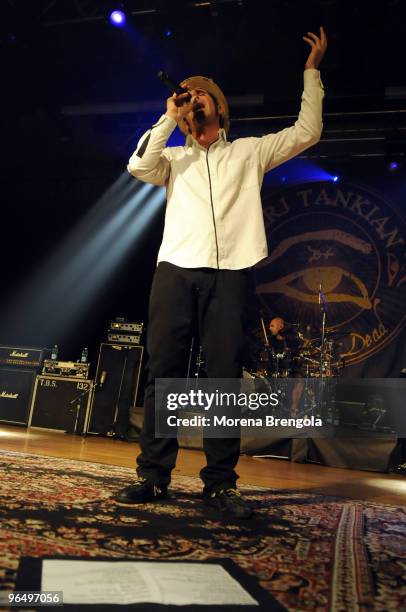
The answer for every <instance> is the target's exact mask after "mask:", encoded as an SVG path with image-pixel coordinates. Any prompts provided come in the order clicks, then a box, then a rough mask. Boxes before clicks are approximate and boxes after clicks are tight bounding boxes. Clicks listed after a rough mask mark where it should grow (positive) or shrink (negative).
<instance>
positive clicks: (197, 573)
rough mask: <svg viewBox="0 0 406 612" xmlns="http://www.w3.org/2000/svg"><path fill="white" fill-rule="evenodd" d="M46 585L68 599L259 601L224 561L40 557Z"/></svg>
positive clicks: (88, 601) (45, 588)
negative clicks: (212, 562) (191, 561)
mask: <svg viewBox="0 0 406 612" xmlns="http://www.w3.org/2000/svg"><path fill="white" fill-rule="evenodd" d="M41 590H42V591H62V592H63V602H64V603H65V604H73V603H81V604H104V603H106V604H107V603H111V604H131V603H145V602H148V603H160V604H166V605H170V604H172V605H191V604H206V605H226V604H228V605H233V604H234V605H244V604H245V605H258V602H257V601H256V600H255V599H253V598H252V597H251V595H250V594H249V593H248V592H247V591H246V590H245V589H243V587H242V586H241V585H240V584H239V583H238V582H237V581H236V580H235V579H234V578H233V577H232V576H231V575H230V574H229V573H228V572H227V571H226V570H225V569H224V568H223V567H222V566H221V565H217V564H208V563H154V562H151V563H145V562H143V561H115V562H112V561H92V560H88V561H81V560H78V561H76V560H75V561H73V560H72V561H70V560H64V559H45V560H44V561H43V562H42V579H41Z"/></svg>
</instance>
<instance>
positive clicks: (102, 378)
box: [99, 370, 107, 387]
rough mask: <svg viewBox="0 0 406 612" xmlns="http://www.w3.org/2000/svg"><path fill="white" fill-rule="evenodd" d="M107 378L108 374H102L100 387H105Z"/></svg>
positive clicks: (104, 372)
mask: <svg viewBox="0 0 406 612" xmlns="http://www.w3.org/2000/svg"><path fill="white" fill-rule="evenodd" d="M106 378H107V372H106V371H105V370H103V372H102V373H101V374H100V380H99V387H102V386H103V385H104V383H105V382H106Z"/></svg>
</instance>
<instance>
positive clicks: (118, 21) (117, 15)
mask: <svg viewBox="0 0 406 612" xmlns="http://www.w3.org/2000/svg"><path fill="white" fill-rule="evenodd" d="M109 20H110V23H111V25H113V26H115V27H116V28H122V27H123V26H125V13H123V11H113V12H112V13H110V17H109Z"/></svg>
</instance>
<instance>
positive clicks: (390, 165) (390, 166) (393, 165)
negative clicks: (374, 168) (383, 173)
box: [388, 161, 399, 172]
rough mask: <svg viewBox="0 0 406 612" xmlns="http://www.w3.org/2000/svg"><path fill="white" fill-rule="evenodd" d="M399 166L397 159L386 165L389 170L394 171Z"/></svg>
mask: <svg viewBox="0 0 406 612" xmlns="http://www.w3.org/2000/svg"><path fill="white" fill-rule="evenodd" d="M398 168H399V164H398V162H397V161H391V162H390V163H389V166H388V170H389V172H395V170H397V169H398Z"/></svg>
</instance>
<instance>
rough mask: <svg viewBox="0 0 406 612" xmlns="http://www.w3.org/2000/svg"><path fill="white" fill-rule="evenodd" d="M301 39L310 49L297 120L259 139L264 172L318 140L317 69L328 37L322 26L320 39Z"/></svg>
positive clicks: (319, 91)
mask: <svg viewBox="0 0 406 612" xmlns="http://www.w3.org/2000/svg"><path fill="white" fill-rule="evenodd" d="M303 39H304V40H305V41H306V42H307V43H308V44H309V45H310V47H311V50H310V54H309V56H308V58H307V61H306V64H305V72H304V90H303V94H302V102H301V107H300V113H299V117H298V119H297V121H296V123H295V124H294V125H293V126H292V127H290V128H286V129H284V130H281V131H280V132H276V133H275V134H268V135H267V136H263V137H262V138H260V139H259V156H260V162H261V166H262V168H263V170H264V172H267V171H268V170H271V169H272V168H275V167H276V166H279V165H280V164H282V163H283V162H285V161H288V160H289V159H291V158H292V157H295V156H296V155H298V154H299V153H301V152H302V151H304V150H306V149H308V148H309V147H311V146H313V145H314V144H316V143H317V142H318V141H319V140H320V136H321V132H322V129H323V121H322V109H323V107H322V102H323V98H324V89H323V87H322V84H321V81H320V74H319V72H318V67H319V65H320V62H321V60H322V59H323V57H324V54H325V52H326V49H327V37H326V34H325V32H324V29H323V28H322V27H321V28H320V37H318V36H316V35H315V34H313V33H312V32H308V36H307V37H306V36H304V37H303Z"/></svg>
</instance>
